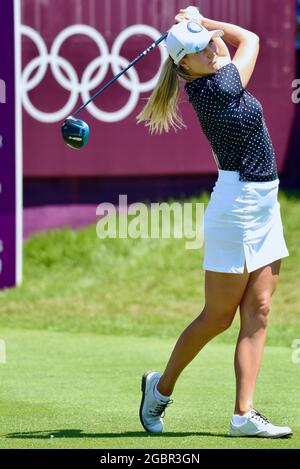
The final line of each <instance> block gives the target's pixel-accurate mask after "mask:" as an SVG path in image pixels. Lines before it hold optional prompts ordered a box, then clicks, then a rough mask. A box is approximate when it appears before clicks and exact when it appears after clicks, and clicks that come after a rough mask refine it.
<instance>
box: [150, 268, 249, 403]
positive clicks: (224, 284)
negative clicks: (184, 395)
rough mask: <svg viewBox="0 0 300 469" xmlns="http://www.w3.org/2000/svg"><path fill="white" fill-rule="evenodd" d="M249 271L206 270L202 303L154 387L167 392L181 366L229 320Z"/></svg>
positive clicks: (242, 290) (171, 387)
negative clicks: (230, 272) (203, 301)
mask: <svg viewBox="0 0 300 469" xmlns="http://www.w3.org/2000/svg"><path fill="white" fill-rule="evenodd" d="M249 276H250V275H249V274H248V272H247V271H246V269H245V273H244V274H227V273H219V272H210V271H206V272H205V307H204V309H203V311H202V313H201V314H200V315H199V316H198V317H197V318H196V319H195V320H194V321H193V322H192V323H191V324H190V325H189V326H188V327H187V328H186V329H185V330H184V331H183V333H182V334H181V336H180V337H179V339H178V341H177V343H176V345H175V348H174V350H173V352H172V354H171V357H170V359H169V362H168V364H167V367H166V369H165V371H164V373H163V375H162V377H161V378H160V381H159V383H158V385H157V390H158V391H159V392H160V393H161V394H163V395H165V396H170V395H171V394H172V392H173V389H174V386H175V383H176V380H177V378H178V377H179V375H180V373H181V372H182V371H183V369H184V368H185V367H186V366H187V365H188V364H189V363H190V362H191V361H192V360H193V359H194V358H195V356H196V355H197V354H198V353H199V351H200V350H201V349H202V348H203V347H204V346H205V344H207V342H209V341H210V340H211V339H213V337H215V336H216V335H218V334H220V333H221V332H223V331H225V330H226V329H227V328H228V327H229V326H230V325H231V323H232V321H233V318H234V316H235V313H236V310H237V308H238V306H239V304H240V302H241V299H242V297H243V295H244V292H245V290H246V286H247V283H248V280H249Z"/></svg>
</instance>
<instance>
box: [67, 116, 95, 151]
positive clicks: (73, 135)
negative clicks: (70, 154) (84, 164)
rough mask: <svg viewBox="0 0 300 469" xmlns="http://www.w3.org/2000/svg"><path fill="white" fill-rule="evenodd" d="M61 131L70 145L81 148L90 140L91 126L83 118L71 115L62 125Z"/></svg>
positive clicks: (77, 148) (76, 148)
mask: <svg viewBox="0 0 300 469" xmlns="http://www.w3.org/2000/svg"><path fill="white" fill-rule="evenodd" d="M61 133H62V136H63V139H64V141H65V143H66V144H67V145H68V146H69V147H71V148H73V149H75V150H80V148H82V147H84V146H85V145H86V144H87V142H88V140H89V136H90V128H89V126H88V125H87V123H86V122H84V121H83V120H81V119H76V118H75V117H73V116H69V117H67V118H66V120H65V121H64V122H63V124H62V126H61Z"/></svg>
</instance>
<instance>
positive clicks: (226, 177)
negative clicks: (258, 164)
mask: <svg viewBox="0 0 300 469" xmlns="http://www.w3.org/2000/svg"><path fill="white" fill-rule="evenodd" d="M278 187H279V179H276V180H275V181H267V182H243V181H240V180H239V173H238V172H236V171H224V170H219V176H218V179H217V182H216V184H215V186H214V188H213V191H212V193H211V196H210V201H209V204H208V206H207V209H206V211H205V214H204V262H203V268H204V269H205V270H209V271H213V272H225V273H233V274H242V273H243V272H244V268H245V266H246V267H247V271H248V272H253V271H255V270H257V269H259V268H261V267H263V266H265V265H268V264H270V263H271V262H274V261H276V260H278V259H282V258H284V257H287V256H288V255H289V252H288V249H287V246H286V242H285V239H284V233H283V227H282V221H281V214H280V204H279V202H278Z"/></svg>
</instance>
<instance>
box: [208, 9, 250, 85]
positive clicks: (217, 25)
mask: <svg viewBox="0 0 300 469" xmlns="http://www.w3.org/2000/svg"><path fill="white" fill-rule="evenodd" d="M201 23H202V24H203V26H204V27H205V28H207V29H208V30H213V29H222V30H223V31H224V36H223V39H224V40H225V41H226V42H228V43H229V44H231V45H232V46H234V47H236V48H237V51H236V53H235V55H234V57H233V59H232V63H234V64H235V66H236V67H237V69H238V71H239V73H240V77H241V81H242V85H243V87H244V88H246V86H247V85H248V83H249V81H250V78H251V76H252V74H253V71H254V68H255V64H256V60H257V57H258V53H259V37H258V36H257V34H255V33H253V32H251V31H248V30H247V29H243V28H241V27H239V26H236V25H234V24H230V23H223V22H221V21H214V20H210V19H208V18H203V19H202V21H201Z"/></svg>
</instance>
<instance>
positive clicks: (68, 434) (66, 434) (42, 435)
mask: <svg viewBox="0 0 300 469" xmlns="http://www.w3.org/2000/svg"><path fill="white" fill-rule="evenodd" d="M185 436H216V437H220V438H231V437H230V435H228V434H227V433H212V432H164V433H159V434H154V433H151V434H150V433H147V432H124V433H83V432H82V430H77V429H70V430H52V431H47V430H45V431H40V432H19V433H8V434H7V435H3V437H4V438H16V439H23V438H24V439H37V440H49V439H50V438H149V437H151V438H165V437H167V438H170V437H176V438H178V437H179V438H182V437H185Z"/></svg>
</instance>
